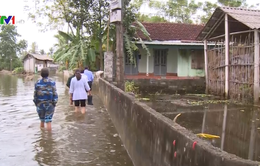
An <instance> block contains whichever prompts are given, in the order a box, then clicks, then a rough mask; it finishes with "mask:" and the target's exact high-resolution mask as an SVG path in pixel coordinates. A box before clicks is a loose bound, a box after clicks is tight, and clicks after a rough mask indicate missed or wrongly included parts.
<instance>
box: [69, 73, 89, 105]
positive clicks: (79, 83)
mask: <svg viewBox="0 0 260 166" xmlns="http://www.w3.org/2000/svg"><path fill="white" fill-rule="evenodd" d="M86 90H87V91H89V90H90V88H89V85H88V82H87V79H86V78H84V77H81V79H80V80H77V78H76V77H73V78H72V79H71V82H70V93H73V96H72V100H86V99H88V94H87V92H86Z"/></svg>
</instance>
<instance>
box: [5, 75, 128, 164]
mask: <svg viewBox="0 0 260 166" xmlns="http://www.w3.org/2000/svg"><path fill="white" fill-rule="evenodd" d="M2 78H4V80H8V81H11V82H9V83H8V84H7V83H6V81H3V79H2ZM51 78H52V79H54V80H55V81H56V87H57V91H58V94H59V102H58V104H57V107H56V110H55V113H54V117H53V122H52V123H53V124H52V129H53V130H52V132H51V133H49V132H46V131H41V130H40V128H39V120H38V116H37V113H36V108H35V106H34V103H33V101H32V98H33V91H34V82H35V81H36V80H37V79H38V77H37V76H36V77H35V78H34V80H33V81H28V80H26V81H25V79H23V78H16V77H14V76H4V77H1V79H0V87H1V89H0V96H1V97H0V121H1V125H0V132H1V137H0V142H1V144H0V161H1V163H0V165H6V166H13V165H26V166H35V165H73V166H81V165H88V166H92V165H93V166H97V165H107V166H116V165H120V166H122V165H125V166H133V164H132V162H131V160H130V158H129V157H128V155H127V152H126V150H125V149H124V147H123V146H121V144H122V142H121V140H120V138H119V137H114V134H116V133H117V132H116V129H115V128H114V126H113V124H112V122H111V120H110V119H109V115H108V113H107V112H106V111H105V110H104V108H103V104H102V102H101V101H100V99H99V98H98V96H97V94H96V93H95V92H94V91H93V94H94V97H93V100H94V104H95V105H94V106H88V107H87V113H86V116H85V117H84V116H77V115H75V114H74V109H73V107H72V106H69V95H68V92H66V91H65V84H64V81H66V80H64V79H63V78H62V77H60V76H51ZM12 81H13V83H12ZM3 89H5V91H3ZM14 89H16V93H14Z"/></svg>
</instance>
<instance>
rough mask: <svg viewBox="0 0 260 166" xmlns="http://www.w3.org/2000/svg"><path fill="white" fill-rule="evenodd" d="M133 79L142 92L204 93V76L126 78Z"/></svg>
mask: <svg viewBox="0 0 260 166" xmlns="http://www.w3.org/2000/svg"><path fill="white" fill-rule="evenodd" d="M127 80H128V81H134V83H135V85H136V86H138V87H139V90H140V92H141V93H142V94H145V93H148V92H149V93H156V92H162V93H165V94H172V93H179V94H184V93H205V88H206V83H205V78H198V79H176V80H170V79H167V80H166V79H160V80H157V79H127Z"/></svg>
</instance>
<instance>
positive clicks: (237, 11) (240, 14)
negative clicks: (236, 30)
mask: <svg viewBox="0 0 260 166" xmlns="http://www.w3.org/2000/svg"><path fill="white" fill-rule="evenodd" d="M220 9H221V10H223V11H224V12H225V13H227V14H228V15H230V16H231V17H233V18H234V19H236V20H238V21H239V22H241V23H243V24H245V25H246V26H248V27H249V28H251V29H259V28H260V10H252V9H244V8H234V7H221V8H220Z"/></svg>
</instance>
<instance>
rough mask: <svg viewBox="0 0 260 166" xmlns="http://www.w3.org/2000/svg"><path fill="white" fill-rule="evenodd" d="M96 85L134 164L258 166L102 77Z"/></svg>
mask: <svg viewBox="0 0 260 166" xmlns="http://www.w3.org/2000/svg"><path fill="white" fill-rule="evenodd" d="M98 87H99V93H100V98H101V99H102V100H103V102H104V104H105V106H106V108H107V109H108V112H109V114H110V116H111V119H112V121H113V123H114V125H115V127H116V129H117V131H118V133H119V134H120V137H121V140H122V141H123V143H124V145H125V148H126V150H127V151H128V153H129V156H130V157H131V159H132V161H133V163H134V164H135V166H258V163H256V162H252V161H247V160H243V159H241V158H238V157H236V156H234V155H231V154H228V153H226V152H223V151H221V150H220V149H218V148H216V147H213V146H212V145H210V144H209V143H207V142H205V141H203V140H200V139H199V138H197V137H196V136H195V135H194V134H192V133H191V132H189V131H188V130H187V129H185V128H183V127H181V126H179V125H178V124H176V123H173V122H172V121H171V120H170V119H168V118H166V117H164V116H163V115H161V114H160V113H158V112H156V111H155V110H153V109H151V108H150V107H148V106H147V105H146V104H144V103H141V102H138V101H137V100H135V99H134V97H132V96H130V95H128V94H127V93H125V92H123V91H122V90H120V89H118V88H117V87H115V86H114V85H112V84H110V83H109V82H107V81H105V80H103V79H99V86H98ZM238 146H239V145H238Z"/></svg>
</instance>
